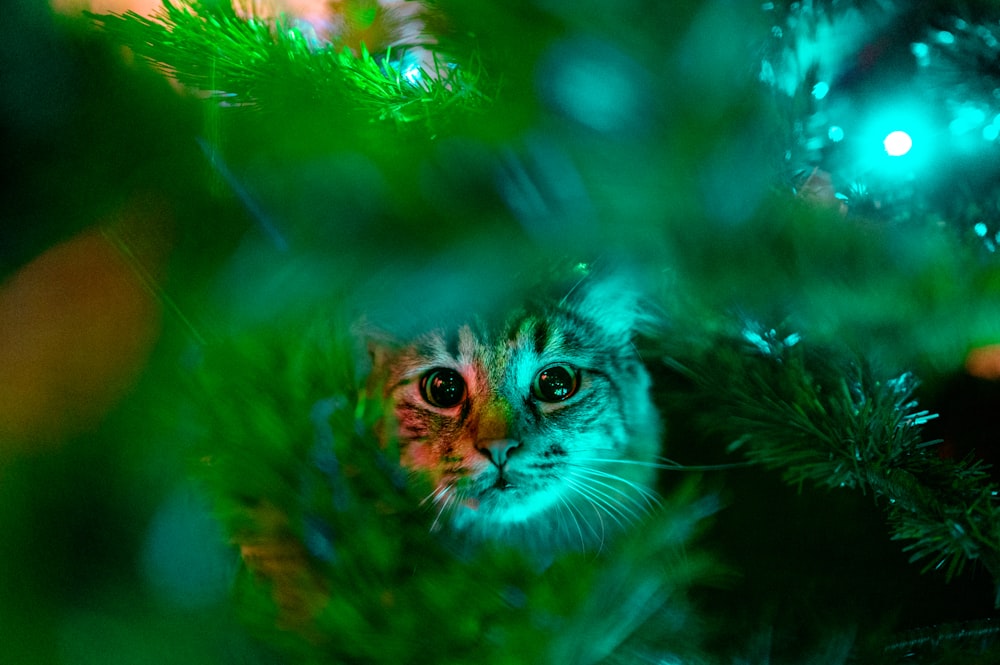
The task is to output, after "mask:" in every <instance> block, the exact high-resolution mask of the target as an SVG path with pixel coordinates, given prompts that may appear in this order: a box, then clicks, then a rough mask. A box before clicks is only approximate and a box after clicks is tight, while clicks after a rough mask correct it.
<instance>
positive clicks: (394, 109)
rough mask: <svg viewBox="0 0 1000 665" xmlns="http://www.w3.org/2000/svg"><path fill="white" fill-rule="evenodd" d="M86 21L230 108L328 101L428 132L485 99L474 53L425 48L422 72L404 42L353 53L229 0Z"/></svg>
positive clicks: (167, 5) (196, 0)
mask: <svg viewBox="0 0 1000 665" xmlns="http://www.w3.org/2000/svg"><path fill="white" fill-rule="evenodd" d="M92 18H93V19H94V20H95V21H96V22H97V23H98V24H99V25H100V26H101V27H102V28H103V30H104V31H105V33H107V34H108V36H109V37H111V38H112V39H113V40H115V41H116V42H118V43H121V44H122V45H124V46H127V47H128V48H130V49H131V50H132V51H133V52H135V53H136V54H137V55H139V56H142V57H143V58H145V59H147V60H149V61H150V62H152V63H153V64H154V66H156V67H157V68H159V69H161V70H162V71H164V72H165V73H167V74H168V75H170V76H172V77H173V78H175V79H176V80H177V81H178V82H179V83H181V84H182V85H183V86H185V87H187V88H190V89H193V90H196V91H198V92H200V93H202V94H206V95H208V96H209V97H210V98H213V99H217V100H219V101H222V102H224V103H225V104H226V105H227V106H230V107H243V106H250V107H254V108H269V109H272V110H279V109H282V108H285V107H287V105H288V104H296V105H301V104H305V105H307V106H308V105H329V106H331V107H333V108H336V109H338V110H341V111H347V112H356V113H360V114H362V116H363V117H365V118H367V119H368V120H371V121H390V122H392V123H395V124H396V125H407V124H411V123H416V122H420V123H422V124H423V126H425V127H428V128H430V129H431V130H432V131H433V128H434V127H435V126H436V125H437V124H440V123H442V122H443V121H444V120H445V119H447V118H448V117H449V116H450V115H453V114H455V113H457V112H459V111H461V110H475V109H477V108H481V107H482V106H483V105H485V104H486V103H488V101H489V99H490V95H489V94H488V93H487V92H485V91H484V89H483V87H481V86H480V82H481V72H480V70H479V68H478V66H477V62H478V61H477V59H476V57H475V55H474V54H471V55H470V56H469V57H468V58H465V59H463V61H462V63H461V65H458V64H454V63H452V62H451V61H450V60H449V62H445V60H444V59H443V58H442V56H440V55H439V54H437V53H431V62H432V66H431V71H428V70H427V69H426V68H425V67H422V66H420V65H417V64H412V63H408V61H407V60H406V59H405V53H406V49H405V48H400V49H397V51H388V50H387V51H386V52H384V53H380V54H375V55H373V54H371V53H369V52H368V50H367V49H366V48H365V47H364V45H362V48H361V49H360V52H357V53H355V52H353V51H352V50H350V49H348V48H346V47H345V46H342V45H339V44H337V43H335V42H334V43H318V42H317V40H315V39H312V38H310V37H309V36H307V34H306V33H305V32H304V31H303V29H302V28H300V27H299V26H298V25H297V24H296V23H294V22H292V21H290V20H289V19H288V18H287V17H285V16H280V17H278V18H277V19H274V20H271V19H265V18H262V17H258V16H255V15H253V14H252V13H249V10H247V15H246V16H243V15H241V14H239V13H237V12H236V10H235V9H234V7H233V5H232V4H231V3H229V2H217V3H208V2H204V1H202V0H181V2H180V3H178V4H173V3H172V2H171V1H170V0H164V3H163V7H162V9H161V10H160V11H159V12H158V13H156V14H155V15H154V16H152V17H144V16H140V15H139V14H136V13H135V12H127V13H124V14H108V15H92ZM421 48H427V47H426V46H423V45H421ZM397 55H399V56H400V58H398V59H397ZM403 63H407V64H405V66H404V64H403Z"/></svg>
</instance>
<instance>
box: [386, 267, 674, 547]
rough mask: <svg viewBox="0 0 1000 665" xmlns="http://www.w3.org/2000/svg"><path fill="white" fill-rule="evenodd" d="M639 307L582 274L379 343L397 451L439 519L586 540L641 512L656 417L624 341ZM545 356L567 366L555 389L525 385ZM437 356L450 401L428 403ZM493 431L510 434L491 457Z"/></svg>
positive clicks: (578, 543) (592, 541)
mask: <svg viewBox="0 0 1000 665" xmlns="http://www.w3.org/2000/svg"><path fill="white" fill-rule="evenodd" d="M641 311H642V309H641V307H640V301H639V299H638V298H637V297H636V296H635V294H633V293H632V292H631V291H630V290H629V288H628V287H627V286H626V285H625V284H624V283H623V282H620V281H615V280H610V281H607V280H606V281H602V282H594V283H586V284H584V285H581V286H580V287H578V288H577V289H575V290H574V291H573V292H571V294H570V295H569V296H567V297H565V298H563V299H562V300H561V301H559V302H556V303H549V304H547V305H544V304H543V305H541V306H537V307H531V308H527V309H524V310H522V311H519V312H517V313H515V314H514V315H512V316H511V317H510V318H508V319H507V320H506V321H505V322H503V323H502V324H500V325H494V326H490V325H488V324H486V323H484V322H482V321H474V322H472V323H469V324H467V325H462V326H460V327H458V328H457V329H456V330H454V331H443V330H436V331H432V332H430V333H427V334H425V335H423V336H421V337H419V338H417V339H416V340H414V341H413V342H412V343H410V344H409V345H407V346H404V347H401V348H394V349H383V350H382V352H380V353H377V354H376V359H377V360H376V368H375V369H376V372H375V373H376V374H377V375H379V376H380V377H382V378H383V380H385V382H386V383H385V394H386V396H387V398H388V399H389V402H390V404H391V406H392V410H393V413H394V416H395V422H396V425H397V429H396V435H397V437H398V441H399V445H400V451H401V459H402V463H403V465H404V466H406V467H408V468H410V469H412V470H413V471H415V472H423V473H426V474H429V476H430V478H431V480H432V483H433V487H434V490H433V492H432V494H431V495H430V496H429V497H428V500H429V501H430V502H433V504H434V505H435V509H436V511H437V512H436V515H437V519H436V520H435V525H436V526H444V525H448V526H450V527H452V528H454V529H456V530H457V531H460V532H462V533H463V534H466V535H469V536H472V537H473V538H477V539H485V538H498V539H503V540H505V541H513V542H517V543H520V544H523V545H527V546H532V547H534V548H535V549H541V550H547V551H551V550H555V549H566V548H591V547H594V546H599V544H600V543H601V542H603V540H604V538H605V536H606V535H607V534H608V533H609V532H610V531H612V530H614V529H617V528H621V527H624V526H626V525H628V524H630V523H633V522H635V521H637V520H638V519H640V518H641V517H642V515H643V514H644V513H646V512H647V511H648V510H649V508H650V506H652V505H653V504H654V502H655V496H654V495H653V493H652V491H651V490H650V489H649V486H650V484H651V483H652V480H653V477H652V476H653V466H652V465H653V463H654V460H655V459H656V456H657V455H658V454H659V448H660V424H659V420H658V416H657V414H656V411H655V409H654V407H653V405H652V402H651V399H650V395H649V392H650V380H649V376H648V374H647V373H646V370H645V368H644V367H643V365H642V363H641V361H640V358H639V357H638V354H637V352H636V350H635V347H634V345H633V343H632V340H633V337H634V334H635V330H636V328H637V327H640V325H641V319H642V316H641ZM554 364H566V365H569V366H571V367H573V368H576V369H577V370H578V376H579V383H578V385H579V387H578V389H577V390H576V392H575V393H574V394H572V396H571V397H569V398H568V399H566V400H565V401H555V402H550V401H546V400H544V399H539V398H538V397H537V395H536V394H533V391H532V384H533V381H535V380H536V377H537V376H538V374H539V372H540V371H541V370H543V369H545V368H547V367H551V366H552V365H554ZM380 365H381V366H380ZM434 368H449V369H452V370H456V371H458V372H459V373H460V374H461V376H462V378H463V379H464V381H465V385H466V392H465V397H464V399H462V400H461V401H460V403H458V404H455V405H454V406H449V407H446V408H441V407H437V406H434V405H432V404H430V403H428V400H427V399H426V397H425V395H424V394H423V393H422V391H421V382H422V379H423V378H424V377H426V376H427V373H428V372H429V371H432V370H433V369H434ZM498 439H499V440H504V441H510V442H513V443H512V444H511V447H510V449H509V451H508V452H507V455H506V458H505V460H504V461H503V463H502V464H498V463H497V461H496V459H495V458H493V457H491V455H490V454H489V452H488V451H487V448H486V444H485V443H484V442H489V441H495V440H498Z"/></svg>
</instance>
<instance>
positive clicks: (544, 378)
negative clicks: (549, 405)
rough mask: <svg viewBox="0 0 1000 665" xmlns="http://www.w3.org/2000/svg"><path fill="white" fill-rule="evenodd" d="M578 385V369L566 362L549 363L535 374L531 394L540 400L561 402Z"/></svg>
mask: <svg viewBox="0 0 1000 665" xmlns="http://www.w3.org/2000/svg"><path fill="white" fill-rule="evenodd" d="M579 387H580V370H578V369H577V368H575V367H573V366H572V365H570V364H567V363H556V364H555V365H549V366H548V367H546V368H545V369H543V370H542V371H541V372H539V373H538V374H536V375H535V380H534V381H532V382H531V394H532V395H533V396H534V398H535V399H537V400H540V401H542V402H562V401H563V400H567V399H569V398H570V397H572V396H573V395H574V394H575V393H576V391H577V389H578V388H579Z"/></svg>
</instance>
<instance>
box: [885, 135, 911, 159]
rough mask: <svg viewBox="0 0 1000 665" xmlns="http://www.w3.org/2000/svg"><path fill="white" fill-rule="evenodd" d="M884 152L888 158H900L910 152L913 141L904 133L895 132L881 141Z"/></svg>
mask: <svg viewBox="0 0 1000 665" xmlns="http://www.w3.org/2000/svg"><path fill="white" fill-rule="evenodd" d="M882 145H883V146H885V151H886V153H887V154H888V155H889V156H890V157H902V156H903V155H905V154H906V153H908V152H910V148H912V147H913V139H912V138H910V135H909V134H907V133H906V132H903V131H900V130H896V131H894V132H889V134H888V135H887V136H886V137H885V139H884V140H883V141H882Z"/></svg>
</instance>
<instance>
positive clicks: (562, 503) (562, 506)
mask: <svg viewBox="0 0 1000 665" xmlns="http://www.w3.org/2000/svg"><path fill="white" fill-rule="evenodd" d="M558 506H559V517H560V519H562V523H563V527H565V529H566V538H567V539H568V538H569V537H570V529H569V523H568V522H567V521H566V520H565V518H563V510H565V511H566V512H567V513H569V516H570V518H571V519H572V520H573V524H574V525H575V526H576V532H577V534H579V536H580V549H586V547H587V540H586V538H584V537H583V528H582V527H581V526H580V520H579V519H577V517H576V515H575V514H574V513H573V506H572V505H571V504H570V503H569V502H568V501H567V500H566V499H565V498H564V497H561V496H560V497H559V504H558Z"/></svg>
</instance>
